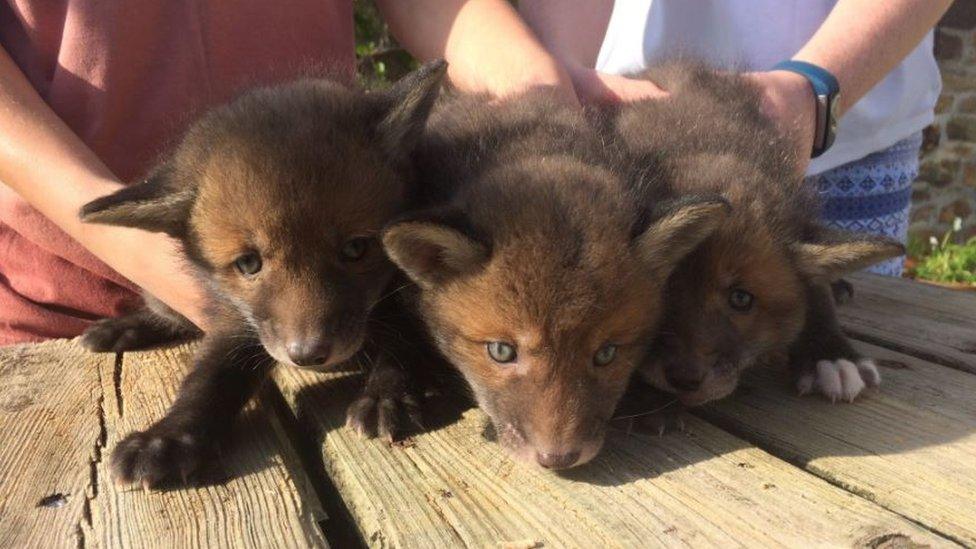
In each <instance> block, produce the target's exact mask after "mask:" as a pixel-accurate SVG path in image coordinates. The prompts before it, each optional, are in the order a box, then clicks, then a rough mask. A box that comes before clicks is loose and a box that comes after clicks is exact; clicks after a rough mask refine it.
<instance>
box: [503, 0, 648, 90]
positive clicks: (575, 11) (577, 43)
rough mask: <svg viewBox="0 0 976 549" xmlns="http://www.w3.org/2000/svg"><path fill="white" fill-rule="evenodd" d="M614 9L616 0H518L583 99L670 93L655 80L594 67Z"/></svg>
mask: <svg viewBox="0 0 976 549" xmlns="http://www.w3.org/2000/svg"><path fill="white" fill-rule="evenodd" d="M612 10H613V0H590V1H587V2H578V1H576V0H522V1H521V2H519V11H520V12H521V13H522V16H523V17H524V18H525V21H526V22H527V23H528V24H529V25H530V26H531V27H532V29H533V30H534V31H535V32H536V34H537V35H538V36H539V39H540V40H541V41H542V43H543V44H545V46H546V48H548V49H549V51H550V52H551V53H552V55H553V56H554V57H555V58H556V59H558V60H559V62H560V63H561V64H562V65H563V66H564V67H565V68H566V71H567V73H569V76H570V78H571V79H572V81H573V87H574V89H575V90H576V94H577V96H579V100H580V101H581V102H583V103H614V102H619V101H635V100H638V99H646V98H652V97H662V96H665V95H667V92H666V91H664V90H662V89H661V88H660V87H658V86H656V85H655V84H654V83H653V82H649V81H647V80H638V79H632V78H627V77H625V76H620V75H617V74H609V73H603V72H599V71H597V70H596V69H595V68H594V67H595V66H596V59H597V55H598V54H599V52H600V45H601V44H602V43H603V37H604V35H605V34H606V31H607V25H608V24H609V22H610V13H611V11H612Z"/></svg>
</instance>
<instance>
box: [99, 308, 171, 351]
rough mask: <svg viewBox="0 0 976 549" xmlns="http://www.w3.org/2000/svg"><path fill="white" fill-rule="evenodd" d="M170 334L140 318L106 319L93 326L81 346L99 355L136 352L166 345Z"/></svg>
mask: <svg viewBox="0 0 976 549" xmlns="http://www.w3.org/2000/svg"><path fill="white" fill-rule="evenodd" d="M170 337H172V336H171V335H170V334H169V333H167V332H165V331H163V330H161V329H160V328H159V327H158V326H156V325H154V324H151V323H148V322H145V321H142V320H141V319H139V318H133V317H127V316H123V317H119V318H106V319H103V320H99V321H98V322H96V323H94V324H92V325H91V326H90V327H89V328H88V329H87V330H85V333H84V334H83V335H82V336H81V345H82V346H83V347H85V348H86V349H88V350H89V351H94V352H97V353H105V352H113V353H121V352H123V351H136V350H140V349H147V348H149V347H153V346H156V345H159V344H161V343H165V342H166V341H167V340H168V339H169V338H170Z"/></svg>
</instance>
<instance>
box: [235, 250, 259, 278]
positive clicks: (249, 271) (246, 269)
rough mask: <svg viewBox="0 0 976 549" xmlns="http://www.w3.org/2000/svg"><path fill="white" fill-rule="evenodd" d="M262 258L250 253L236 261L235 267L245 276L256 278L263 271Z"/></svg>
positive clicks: (255, 253)
mask: <svg viewBox="0 0 976 549" xmlns="http://www.w3.org/2000/svg"><path fill="white" fill-rule="evenodd" d="M261 265H262V264H261V256H260V255H258V254H257V252H248V253H246V254H244V255H242V256H240V257H238V258H237V259H236V260H235V261H234V266H235V267H237V270H238V271H240V273H241V274H242V275H244V276H254V275H256V274H258V271H260V270H261Z"/></svg>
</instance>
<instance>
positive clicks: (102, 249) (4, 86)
mask: <svg viewBox="0 0 976 549" xmlns="http://www.w3.org/2000/svg"><path fill="white" fill-rule="evenodd" d="M0 181H2V182H3V184H5V185H6V186H7V187H9V188H10V189H12V190H13V191H14V192H16V193H17V194H18V195H20V196H21V197H22V198H23V199H24V200H26V201H27V202H28V203H29V204H30V205H31V206H33V207H34V208H35V209H37V210H38V211H39V212H41V214H43V215H44V216H45V217H47V218H48V219H50V220H51V221H52V222H54V224H55V225H57V226H58V227H60V228H61V229H62V230H63V231H64V232H65V233H67V234H68V235H69V236H71V237H72V238H74V239H75V240H76V241H78V242H79V243H81V245H82V246H84V247H85V248H86V249H88V250H89V251H90V252H92V253H93V254H94V255H95V256H96V257H98V258H99V259H101V260H102V261H104V262H105V263H106V264H108V265H109V266H110V267H112V268H113V269H115V270H116V271H118V272H119V273H120V274H121V275H123V276H124V277H126V278H128V279H129V280H131V281H132V282H133V283H135V284H137V285H138V286H140V287H142V288H144V289H146V290H147V291H149V292H150V293H151V294H153V295H154V296H156V297H158V298H159V299H160V300H162V301H163V302H165V303H166V304H167V305H169V306H170V307H172V308H173V309H175V310H177V311H178V312H180V313H181V314H183V315H184V316H186V317H187V318H189V319H190V320H192V321H193V322H194V323H196V324H197V325H200V326H202V325H203V320H204V316H203V313H202V304H203V299H202V296H203V294H202V291H201V290H200V288H199V287H198V286H197V284H196V281H195V280H194V279H193V278H192V277H191V276H190V275H189V274H187V273H185V272H184V271H183V270H182V267H181V266H182V260H181V255H182V254H181V253H180V251H179V248H178V246H177V244H176V243H175V242H174V241H172V240H171V239H170V238H168V237H166V236H163V235H159V234H150V233H146V232H142V231H137V230H134V229H126V228H120V227H108V226H103V225H89V224H84V223H82V222H81V221H80V220H79V218H78V211H79V210H80V208H81V206H82V205H84V204H85V203H87V202H89V201H91V200H93V199H95V198H98V197H101V196H104V195H107V194H110V193H112V192H114V191H116V190H118V189H119V187H121V186H122V184H121V183H120V182H119V181H118V179H117V178H116V177H115V176H114V175H113V174H112V173H111V171H110V170H109V169H108V168H107V167H106V166H105V165H104V164H103V163H102V162H101V160H99V159H98V157H96V156H95V154H94V153H93V152H92V151H91V149H89V148H88V147H87V146H86V145H85V144H84V143H83V142H82V141H81V140H80V139H79V138H78V136H77V135H75V134H74V132H72V131H71V129H70V128H69V127H68V126H67V125H66V124H65V123H64V122H63V121H62V120H61V119H60V118H59V117H58V116H57V115H56V114H55V113H54V111H52V110H51V109H50V107H48V105H47V104H46V103H45V102H44V100H43V99H41V97H40V96H39V95H38V94H37V91H36V90H34V88H33V87H32V86H31V84H30V82H29V81H28V80H27V78H26V77H25V76H24V74H23V72H21V70H20V68H19V67H17V65H16V64H15V63H14V61H13V59H11V58H10V56H9V55H8V54H7V52H6V50H3V49H2V48H0Z"/></svg>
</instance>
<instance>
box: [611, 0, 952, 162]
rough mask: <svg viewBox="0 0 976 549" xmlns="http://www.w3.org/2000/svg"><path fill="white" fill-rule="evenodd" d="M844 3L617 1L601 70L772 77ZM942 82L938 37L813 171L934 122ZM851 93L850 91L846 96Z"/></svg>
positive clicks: (844, 124) (876, 91) (914, 55)
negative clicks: (701, 65)
mask: <svg viewBox="0 0 976 549" xmlns="http://www.w3.org/2000/svg"><path fill="white" fill-rule="evenodd" d="M835 3H836V0H617V1H616V2H614V8H613V15H612V16H611V18H610V24H609V26H608V28H607V34H606V37H605V38H604V41H603V46H602V48H601V49H600V54H599V57H598V58H597V65H596V68H597V69H598V70H601V71H604V72H610V73H616V74H626V73H631V72H635V71H639V70H640V69H642V68H644V67H646V66H647V65H648V64H652V63H655V62H658V61H662V60H666V59H671V58H675V57H679V58H682V57H683V58H690V59H697V60H701V61H705V62H709V63H713V64H714V65H715V66H718V67H726V68H735V69H741V70H766V69H769V68H771V67H772V66H773V65H775V64H776V63H778V62H780V61H783V60H785V59H789V58H790V57H792V56H793V55H794V54H795V53H796V52H797V51H799V50H800V48H801V47H802V46H803V45H804V44H805V43H806V42H807V41H808V40H809V39H810V37H811V36H813V34H814V32H816V30H817V29H818V28H819V27H820V25H821V24H822V23H823V21H824V19H826V17H827V15H828V14H829V13H830V11H831V9H833V7H834V4H835ZM941 88H942V81H941V78H940V76H939V67H938V65H937V64H936V62H935V56H934V54H933V52H932V33H931V32H929V34H928V35H927V36H926V37H925V39H924V40H922V43H921V44H919V45H918V47H917V48H915V50H914V51H912V52H911V53H910V54H908V57H906V58H905V59H904V60H903V61H902V62H901V64H900V65H898V66H897V67H896V68H895V69H894V70H893V71H891V73H889V74H888V75H887V76H886V77H885V78H884V80H882V81H881V82H879V83H878V84H877V85H876V86H875V87H874V88H872V89H871V91H870V92H868V94H867V95H865V96H864V97H863V98H861V100H860V101H858V102H857V104H855V105H854V106H853V107H851V109H850V110H849V111H848V112H847V113H845V114H844V116H843V118H841V120H840V122H839V125H838V129H837V140H836V141H835V142H834V145H833V147H831V148H830V150H828V151H827V152H826V153H824V154H823V155H822V156H821V157H819V158H816V159H814V160H813V161H812V163H811V164H810V168H809V170H808V172H807V173H808V174H816V173H820V172H822V171H825V170H829V169H831V168H835V167H837V166H840V165H842V164H846V163H848V162H851V161H853V160H858V159H860V158H863V157H864V156H867V155H868V154H871V153H873V152H876V151H880V150H883V149H885V148H887V147H889V146H891V145H893V144H895V143H897V142H898V141H900V140H902V139H905V138H906V137H908V136H910V135H912V134H914V133H915V132H917V131H919V130H922V129H923V128H925V127H926V126H928V125H929V124H931V123H932V120H933V117H934V114H933V112H934V107H935V103H936V101H937V100H938V98H939V92H940V91H941ZM841 93H842V94H843V93H844V91H843V89H842V90H841Z"/></svg>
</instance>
